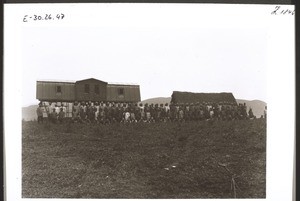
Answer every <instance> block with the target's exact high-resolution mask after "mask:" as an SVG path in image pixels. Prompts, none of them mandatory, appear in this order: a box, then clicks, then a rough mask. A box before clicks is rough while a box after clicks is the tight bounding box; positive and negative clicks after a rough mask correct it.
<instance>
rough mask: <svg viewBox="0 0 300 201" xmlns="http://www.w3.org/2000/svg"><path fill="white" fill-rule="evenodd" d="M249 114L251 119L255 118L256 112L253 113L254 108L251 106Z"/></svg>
mask: <svg viewBox="0 0 300 201" xmlns="http://www.w3.org/2000/svg"><path fill="white" fill-rule="evenodd" d="M248 116H249V118H250V119H253V118H254V114H253V111H252V108H251V107H250V109H249V112H248Z"/></svg>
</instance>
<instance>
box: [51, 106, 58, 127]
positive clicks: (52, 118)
mask: <svg viewBox="0 0 300 201" xmlns="http://www.w3.org/2000/svg"><path fill="white" fill-rule="evenodd" d="M50 120H51V122H52V123H54V124H55V123H56V122H57V113H56V112H55V108H53V109H52V112H51V114H50Z"/></svg>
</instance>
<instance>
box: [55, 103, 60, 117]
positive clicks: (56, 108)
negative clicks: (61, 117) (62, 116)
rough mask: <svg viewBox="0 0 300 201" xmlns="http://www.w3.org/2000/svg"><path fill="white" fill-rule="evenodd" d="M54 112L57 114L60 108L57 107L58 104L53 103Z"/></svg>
mask: <svg viewBox="0 0 300 201" xmlns="http://www.w3.org/2000/svg"><path fill="white" fill-rule="evenodd" d="M55 112H56V114H57V115H58V113H59V112H60V108H59V107H58V104H57V103H56V104H55Z"/></svg>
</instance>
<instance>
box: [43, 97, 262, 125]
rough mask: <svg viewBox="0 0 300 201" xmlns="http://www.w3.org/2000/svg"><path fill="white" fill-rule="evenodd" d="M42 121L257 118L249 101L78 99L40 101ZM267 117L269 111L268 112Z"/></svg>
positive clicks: (134, 121)
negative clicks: (169, 101) (189, 101)
mask: <svg viewBox="0 0 300 201" xmlns="http://www.w3.org/2000/svg"><path fill="white" fill-rule="evenodd" d="M37 115H38V123H40V122H43V119H47V121H50V122H52V123H63V122H65V121H71V122H78V123H100V124H111V123H137V122H145V123H151V122H170V121H171V122H185V121H203V120H245V119H253V118H256V117H255V116H254V114H253V111H252V109H251V108H249V110H248V111H247V106H246V104H245V103H244V104H234V103H229V102H219V103H216V102H203V103H199V102H196V103H178V104H172V103H171V104H168V103H166V104H147V103H146V104H142V103H140V104H137V103H114V102H92V101H88V102H78V101H75V102H74V103H73V104H72V106H71V107H67V106H66V104H64V103H62V104H57V103H50V104H49V103H48V104H45V103H40V104H39V107H38V109H37ZM265 118H266V113H265Z"/></svg>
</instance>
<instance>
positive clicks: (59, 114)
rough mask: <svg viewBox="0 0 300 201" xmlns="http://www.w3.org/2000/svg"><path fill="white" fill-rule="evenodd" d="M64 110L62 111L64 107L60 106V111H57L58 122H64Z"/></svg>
mask: <svg viewBox="0 0 300 201" xmlns="http://www.w3.org/2000/svg"><path fill="white" fill-rule="evenodd" d="M65 115H66V114H65V112H64V109H63V108H60V111H59V113H58V117H57V120H58V122H59V123H63V122H64V119H65Z"/></svg>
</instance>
